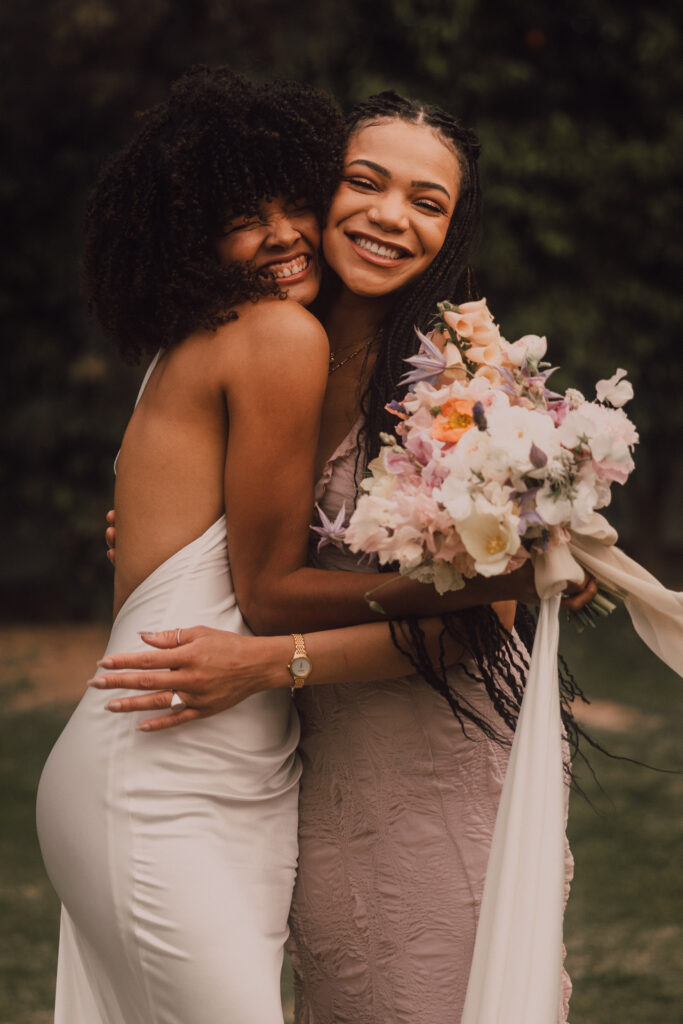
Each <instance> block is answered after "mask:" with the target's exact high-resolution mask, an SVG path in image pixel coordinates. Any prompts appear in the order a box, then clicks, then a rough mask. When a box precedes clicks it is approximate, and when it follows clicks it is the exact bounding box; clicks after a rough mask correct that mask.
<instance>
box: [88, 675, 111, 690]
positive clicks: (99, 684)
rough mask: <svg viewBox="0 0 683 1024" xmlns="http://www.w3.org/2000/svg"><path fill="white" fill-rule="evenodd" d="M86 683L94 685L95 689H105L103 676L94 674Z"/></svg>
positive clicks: (105, 683) (105, 682) (105, 684)
mask: <svg viewBox="0 0 683 1024" xmlns="http://www.w3.org/2000/svg"><path fill="white" fill-rule="evenodd" d="M87 685H88V686H94V687H95V689H96V690H106V688H107V681H106V679H105V678H104V676H94V677H93V678H92V679H89V680H88V682H87Z"/></svg>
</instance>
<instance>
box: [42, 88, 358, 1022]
mask: <svg viewBox="0 0 683 1024" xmlns="http://www.w3.org/2000/svg"><path fill="white" fill-rule="evenodd" d="M344 143H345V128H344V123H343V120H342V118H341V116H340V114H339V112H338V110H337V108H336V107H335V105H334V103H333V102H332V101H331V100H330V99H329V98H328V97H326V96H324V95H323V94H320V93H317V92H315V91H313V90H310V89H306V88H304V87H302V86H297V85H292V84H275V85H269V86H268V87H267V88H264V87H261V86H257V85H255V84H254V83H252V82H250V81H248V80H247V79H245V78H243V77H241V76H238V75H235V74H232V73H231V72H229V71H227V70H218V71H213V72H212V71H209V70H207V69H205V68H199V69H196V70H194V71H193V72H191V73H189V74H188V75H186V76H184V77H183V78H182V79H181V80H180V81H179V82H178V83H177V84H176V86H175V87H174V89H173V90H172V92H171V95H170V98H169V99H168V101H167V102H165V103H162V104H161V105H159V106H158V107H156V108H155V109H153V110H151V111H150V112H149V113H147V114H145V115H144V117H143V118H142V120H141V122H140V124H139V127H138V130H137V132H136V133H135V135H134V137H133V138H132V140H131V141H130V142H129V143H128V145H127V146H126V147H125V148H124V149H123V150H122V151H121V152H120V153H119V154H118V155H116V156H115V157H114V158H113V159H112V160H110V161H109V163H108V164H107V165H106V166H105V167H104V169H103V171H102V173H101V175H100V178H99V180H98V182H97V185H96V187H95V189H94V192H93V194H92V198H91V200H90V205H89V210H88V221H87V247H86V253H85V277H86V283H87V287H88V292H89V296H90V302H91V306H92V309H93V311H94V312H95V314H96V315H97V317H98V319H99V322H100V324H101V326H102V328H103V330H104V332H105V333H106V334H107V335H108V336H109V337H110V338H111V340H112V341H113V342H114V344H115V345H116V346H117V348H118V349H119V351H120V353H121V355H122V356H123V357H124V358H125V359H127V360H132V361H135V360H139V358H140V357H142V356H150V355H154V354H155V353H156V355H155V356H154V359H153V361H152V365H151V366H150V368H149V370H148V372H147V375H146V377H145V381H144V383H143V388H142V390H141V393H140V396H139V402H138V404H137V406H136V409H135V411H134V413H133V416H132V418H131V420H130V423H129V425H128V428H127V430H126V433H125V436H124V439H123V443H122V446H121V451H120V457H119V459H118V468H117V483H116V505H117V509H118V513H119V521H118V531H119V533H118V559H117V563H118V564H117V568H116V577H115V585H114V611H115V613H116V618H115V622H114V626H113V629H112V633H111V637H110V641H109V645H108V648H107V654H108V655H111V654H112V653H114V652H116V651H125V650H127V649H130V648H131V646H135V647H138V648H142V647H143V646H144V644H143V642H142V640H141V638H140V636H139V631H141V630H149V629H156V628H158V627H159V626H160V625H161V623H163V622H166V621H168V619H169V617H170V619H171V620H172V621H173V622H174V623H175V625H176V627H177V630H178V631H177V639H178V643H180V642H181V640H182V627H186V626H192V625H193V624H194V623H195V622H202V621H203V622H207V623H208V624H210V625H212V626H216V627H221V628H224V629H231V630H234V631H235V632H236V633H238V634H246V633H248V629H247V627H246V626H245V624H244V621H243V619H242V616H241V614H240V612H239V609H238V607H237V604H236V600H235V593H234V590H233V586H232V580H231V574H230V566H229V562H228V557H227V550H228V539H229V541H230V549H231V553H232V550H233V547H235V548H237V549H240V548H244V549H246V548H248V547H250V546H251V547H254V546H258V547H259V548H266V547H268V545H269V544H270V541H269V539H268V537H267V536H261V535H260V534H257V533H256V531H254V530H253V528H252V520H253V503H254V497H255V495H254V487H253V486H252V485H253V482H254V480H258V481H259V482H260V481H261V480H263V481H268V482H269V483H270V485H271V486H272V487H274V488H276V489H277V488H278V487H279V486H280V484H281V483H284V484H285V486H286V491H287V494H286V499H287V503H288V504H287V508H288V521H287V529H288V530H289V531H291V533H292V535H293V536H295V537H296V538H297V541H296V545H295V551H294V552H287V554H286V558H287V559H289V560H290V561H291V560H293V559H296V560H298V561H299V562H300V563H303V560H304V558H305V552H306V535H307V532H308V523H309V521H310V509H311V505H312V501H313V497H312V480H313V472H314V459H315V447H316V441H317V433H318V417H319V408H320V405H321V402H322V398H323V394H324V388H325V381H326V374H327V364H328V359H329V347H328V343H327V338H326V336H325V332H324V331H323V329H322V327H321V326H320V324H319V322H318V321H317V320H316V319H315V318H314V317H313V316H312V315H311V314H310V313H308V312H307V311H306V310H305V308H304V304H305V303H309V302H311V301H312V299H313V298H314V297H315V295H316V293H317V291H318V285H319V279H320V271H321V264H320V255H319V249H320V223H321V221H322V220H323V219H324V216H325V213H326V209H327V206H328V204H329V200H330V197H331V195H332V192H333V189H334V187H335V185H336V184H337V182H338V179H339V175H340V169H341V156H342V153H343V147H344ZM283 393H284V394H286V395H287V403H288V410H287V415H286V416H282V415H281V400H282V394H283ZM278 403H280V404H278ZM264 428H265V433H264ZM271 437H272V438H275V439H277V445H270V443H269V438H271ZM280 445H284V446H285V448H286V449H289V450H291V451H292V452H294V453H296V456H297V458H296V460H295V461H296V465H288V466H287V467H286V468H285V467H284V466H283V465H282V461H281V459H280V457H279V455H278V450H279V446H280ZM285 472H286V480H283V473H285ZM259 486H260V483H259ZM257 490H258V489H257ZM261 490H263V488H261ZM224 493H225V494H226V495H227V499H226V498H224ZM245 639H246V637H245ZM286 646H287V652H288V653H287V657H280V658H279V660H278V662H277V669H278V671H279V672H280V673H282V674H284V675H285V676H287V664H288V662H289V660H290V657H289V643H287V645H286ZM266 665H268V666H270V668H269V671H273V655H272V652H271V651H269V650H266V651H264V657H263V658H260V659H256V660H255V661H254V671H255V672H258V673H259V674H260V672H261V671H263V669H264V667H265V666H266ZM104 703H105V702H104V699H103V695H102V694H101V693H100V692H99V691H98V690H97V689H94V688H91V689H89V690H88V691H87V692H86V695H85V696H84V698H83V700H82V701H81V703H80V705H79V707H78V708H77V710H76V712H75V713H74V715H73V717H72V718H71V720H70V721H69V723H68V725H67V726H66V729H65V730H64V732H63V734H62V736H61V737H60V739H59V740H58V742H57V744H56V746H55V747H54V749H53V751H52V753H51V755H50V758H49V760H48V762H47V765H46V767H45V770H44V772H43V776H42V779H41V784H40V790H39V794H38V830H39V836H40V842H41V847H42V851H43V856H44V860H45V864H46V867H47V871H48V874H49V876H50V878H51V880H52V882H53V884H54V886H55V889H56V890H57V892H58V894H59V896H60V898H61V900H62V904H63V913H62V922H61V936H60V954H59V970H58V983H57V997H56V1016H55V1020H56V1021H57V1022H58V1024H152V1022H156V1024H224V1022H228V1021H233V1022H235V1024H278V1022H279V1024H282V1010H281V1004H280V970H281V965H282V957H283V948H284V942H285V938H286V936H287V916H288V913H289V908H290V902H291V896H292V887H293V884H294V875H295V869H296V860H297V835H296V829H297V794H298V780H299V774H300V764H299V759H298V757H297V755H296V747H297V741H298V738H299V727H298V719H297V715H296V712H295V711H294V710H293V706H292V702H291V698H290V692H289V688H288V687H285V688H284V689H283V688H279V689H274V690H273V691H272V692H271V693H261V694H257V695H255V696H254V697H252V698H250V699H249V700H247V701H245V702H244V703H243V704H241V705H240V706H239V707H238V708H235V710H234V711H232V712H230V713H228V714H226V715H221V716H220V717H216V718H211V719H207V720H206V721H203V722H199V723H195V724H194V725H193V726H192V727H191V728H189V729H188V730H186V731H184V732H183V733H182V734H173V733H167V734H166V737H154V738H151V737H149V736H146V735H145V733H144V732H143V731H139V730H138V729H137V728H136V726H137V724H138V721H139V719H140V716H136V717H133V716H131V717H130V718H127V717H125V716H113V715H108V714H104V713H103V711H104ZM178 705H179V706H180V707H182V701H181V700H180V698H178V699H177V700H176V701H174V709H175V708H176V706H178ZM159 741H160V742H159Z"/></svg>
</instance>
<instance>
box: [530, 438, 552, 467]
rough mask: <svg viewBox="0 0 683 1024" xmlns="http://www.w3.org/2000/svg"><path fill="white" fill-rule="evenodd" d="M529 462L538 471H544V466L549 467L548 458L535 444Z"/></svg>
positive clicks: (531, 449) (532, 445)
mask: <svg viewBox="0 0 683 1024" xmlns="http://www.w3.org/2000/svg"><path fill="white" fill-rule="evenodd" d="M529 462H530V463H531V465H532V466H534V467H535V468H536V469H543V467H544V466H547V465H548V456H547V455H546V453H545V452H544V451H542V450H541V449H540V448H539V447H538V446H537V445H535V444H534V443H533V442H532V444H531V448H530V449H529Z"/></svg>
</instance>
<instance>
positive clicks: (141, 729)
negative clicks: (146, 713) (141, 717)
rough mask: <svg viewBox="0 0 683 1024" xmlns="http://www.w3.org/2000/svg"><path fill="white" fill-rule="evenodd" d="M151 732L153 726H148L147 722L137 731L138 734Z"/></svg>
mask: <svg viewBox="0 0 683 1024" xmlns="http://www.w3.org/2000/svg"><path fill="white" fill-rule="evenodd" d="M151 731H152V726H151V725H148V724H147V722H143V723H142V725H139V726H138V727H137V730H136V732H151Z"/></svg>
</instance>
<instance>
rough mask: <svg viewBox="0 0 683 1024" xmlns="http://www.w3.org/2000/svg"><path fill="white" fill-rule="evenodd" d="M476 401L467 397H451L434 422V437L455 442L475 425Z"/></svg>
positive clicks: (438, 439)
mask: <svg viewBox="0 0 683 1024" xmlns="http://www.w3.org/2000/svg"><path fill="white" fill-rule="evenodd" d="M473 409H474V402H470V401H468V400H467V399H466V398H449V399H448V401H447V402H444V404H443V405H442V406H441V412H440V413H439V414H438V415H437V416H436V418H435V420H434V423H433V424H432V437H433V438H435V440H437V441H447V442H448V443H449V444H455V443H456V441H459V440H460V438H461V437H462V435H463V434H466V433H467V431H468V430H471V429H472V427H473V426H474V417H473Z"/></svg>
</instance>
